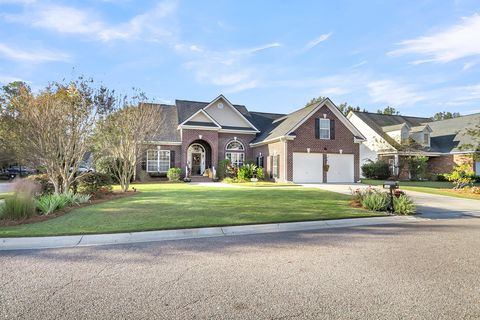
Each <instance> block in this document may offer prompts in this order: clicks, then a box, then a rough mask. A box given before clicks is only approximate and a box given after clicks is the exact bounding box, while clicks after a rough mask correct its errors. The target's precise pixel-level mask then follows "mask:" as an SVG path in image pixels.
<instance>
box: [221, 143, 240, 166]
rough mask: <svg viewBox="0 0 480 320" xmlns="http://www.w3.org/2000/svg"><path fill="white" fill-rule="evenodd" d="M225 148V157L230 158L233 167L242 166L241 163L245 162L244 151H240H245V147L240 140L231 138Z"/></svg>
mask: <svg viewBox="0 0 480 320" xmlns="http://www.w3.org/2000/svg"><path fill="white" fill-rule="evenodd" d="M225 149H226V152H225V158H226V159H228V160H230V163H231V164H232V165H233V166H234V167H237V168H238V167H241V166H243V163H244V162H245V152H241V151H245V147H244V146H243V144H242V143H241V142H240V141H238V140H232V141H230V142H228V143H227V146H226V147H225Z"/></svg>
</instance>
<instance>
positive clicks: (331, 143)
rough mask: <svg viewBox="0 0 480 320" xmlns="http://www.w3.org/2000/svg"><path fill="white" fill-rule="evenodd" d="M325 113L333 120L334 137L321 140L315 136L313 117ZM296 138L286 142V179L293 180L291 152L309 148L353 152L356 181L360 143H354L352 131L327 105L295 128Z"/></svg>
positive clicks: (321, 151)
mask: <svg viewBox="0 0 480 320" xmlns="http://www.w3.org/2000/svg"><path fill="white" fill-rule="evenodd" d="M324 114H326V117H327V118H328V119H333V120H335V139H334V140H322V139H316V138H315V119H316V118H323V115H324ZM295 135H296V138H295V139H294V140H289V141H288V142H287V165H288V166H287V180H288V181H292V180H293V153H294V152H307V148H310V152H311V153H340V150H342V153H343V154H353V156H354V157H353V158H354V179H355V181H357V180H358V179H359V177H360V173H359V161H360V160H359V159H360V156H359V152H360V144H358V143H355V142H354V141H353V140H354V136H353V134H352V132H351V131H350V130H349V129H348V128H347V127H346V126H345V125H344V124H343V123H342V122H341V121H340V120H339V119H338V118H337V117H336V116H335V115H334V114H333V112H332V111H331V110H330V109H329V108H328V107H327V106H323V107H322V108H320V109H319V110H318V111H317V112H316V113H315V114H314V115H313V116H311V117H310V118H309V119H307V121H305V122H304V123H303V124H302V125H301V126H300V127H299V128H297V130H295Z"/></svg>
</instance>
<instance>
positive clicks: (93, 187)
mask: <svg viewBox="0 0 480 320" xmlns="http://www.w3.org/2000/svg"><path fill="white" fill-rule="evenodd" d="M78 192H80V193H85V194H91V195H97V194H99V193H109V192H112V178H111V177H110V175H108V174H105V173H100V172H89V173H85V174H83V175H82V176H80V178H79V179H78Z"/></svg>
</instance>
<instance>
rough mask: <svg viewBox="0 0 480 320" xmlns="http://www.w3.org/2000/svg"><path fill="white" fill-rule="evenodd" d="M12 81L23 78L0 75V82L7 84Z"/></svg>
mask: <svg viewBox="0 0 480 320" xmlns="http://www.w3.org/2000/svg"><path fill="white" fill-rule="evenodd" d="M14 81H24V80H23V79H21V78H19V77H12V76H5V75H0V84H7V83H10V82H14ZM24 82H26V81H24Z"/></svg>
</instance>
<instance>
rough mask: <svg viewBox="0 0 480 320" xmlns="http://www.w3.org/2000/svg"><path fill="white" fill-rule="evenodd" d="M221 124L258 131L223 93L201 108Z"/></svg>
mask: <svg viewBox="0 0 480 320" xmlns="http://www.w3.org/2000/svg"><path fill="white" fill-rule="evenodd" d="M203 110H205V112H206V113H208V114H209V115H210V116H211V117H212V118H214V119H215V120H216V121H217V122H218V123H219V124H220V125H221V126H225V127H240V128H242V127H243V128H250V129H252V130H254V131H257V132H258V131H259V130H258V129H257V128H256V127H255V126H254V125H253V124H252V123H251V122H250V121H249V120H248V119H247V118H246V117H245V116H244V114H242V112H240V111H239V110H238V109H237V108H236V107H234V106H233V104H231V103H230V101H228V100H227V98H225V97H224V96H223V95H219V96H218V97H217V98H215V99H214V100H213V101H212V102H210V103H209V104H208V105H207V106H206V107H204V108H203Z"/></svg>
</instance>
